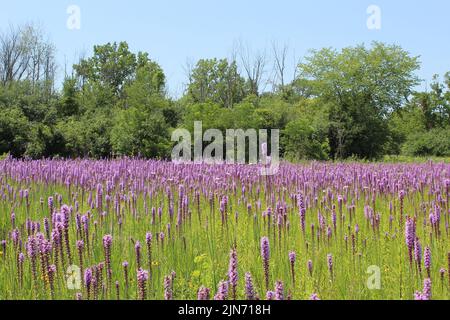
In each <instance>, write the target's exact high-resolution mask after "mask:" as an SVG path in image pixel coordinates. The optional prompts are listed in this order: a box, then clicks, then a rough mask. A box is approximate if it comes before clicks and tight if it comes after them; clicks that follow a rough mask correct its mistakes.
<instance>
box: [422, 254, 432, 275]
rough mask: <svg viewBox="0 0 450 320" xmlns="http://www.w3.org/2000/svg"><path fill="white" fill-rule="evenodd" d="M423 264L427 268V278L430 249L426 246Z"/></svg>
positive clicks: (429, 271) (429, 266)
mask: <svg viewBox="0 0 450 320" xmlns="http://www.w3.org/2000/svg"><path fill="white" fill-rule="evenodd" d="M423 265H424V266H425V269H426V270H427V275H428V278H431V249H430V247H428V246H427V247H426V248H425V253H424V255H423Z"/></svg>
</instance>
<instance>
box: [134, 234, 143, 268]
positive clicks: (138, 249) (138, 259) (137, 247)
mask: <svg viewBox="0 0 450 320" xmlns="http://www.w3.org/2000/svg"><path fill="white" fill-rule="evenodd" d="M134 250H135V252H136V266H137V269H138V270H139V269H141V243H140V242H139V241H136V244H135V245H134Z"/></svg>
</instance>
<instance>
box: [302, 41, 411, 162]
mask: <svg viewBox="0 0 450 320" xmlns="http://www.w3.org/2000/svg"><path fill="white" fill-rule="evenodd" d="M418 67H419V62H418V58H417V57H411V56H410V55H409V54H408V53H407V52H406V51H404V50H403V49H401V48H400V47H398V46H395V45H385V44H382V43H377V42H375V43H374V44H373V46H372V48H370V49H366V48H365V47H364V46H362V45H360V46H357V47H349V48H344V49H343V50H342V51H341V52H337V51H335V50H332V49H322V50H320V51H313V52H312V54H311V55H310V56H308V57H307V58H306V62H305V63H302V64H300V65H299V70H300V76H299V79H297V81H301V83H302V84H303V85H304V86H307V87H308V89H309V90H310V91H311V92H312V94H313V96H315V97H317V98H319V100H320V101H321V102H322V103H323V104H325V105H329V108H330V112H329V121H330V127H329V140H330V147H331V152H332V155H333V156H334V157H337V158H345V157H349V156H352V155H355V156H358V157H363V158H375V157H378V156H380V155H381V153H382V151H383V145H384V143H385V142H386V141H387V137H388V136H389V127H388V126H387V125H386V121H385V119H386V117H388V116H389V114H390V113H392V112H393V111H394V110H397V109H399V108H401V107H402V105H403V104H404V103H405V101H406V100H407V98H408V97H409V96H410V95H411V94H412V92H413V91H412V90H413V88H414V86H415V85H417V84H418V82H419V80H418V78H417V76H416V75H415V74H414V72H415V71H416V70H417V69H418Z"/></svg>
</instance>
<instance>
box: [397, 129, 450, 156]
mask: <svg viewBox="0 0 450 320" xmlns="http://www.w3.org/2000/svg"><path fill="white" fill-rule="evenodd" d="M403 151H404V153H405V154H406V155H410V156H438V157H448V156H450V128H444V129H441V128H437V129H432V130H430V131H427V132H416V133H413V134H411V135H410V136H409V137H408V138H407V140H406V142H405V144H404V145H403Z"/></svg>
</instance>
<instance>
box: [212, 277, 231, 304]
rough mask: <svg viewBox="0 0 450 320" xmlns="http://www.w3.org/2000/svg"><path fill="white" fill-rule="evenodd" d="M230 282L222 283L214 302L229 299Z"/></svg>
mask: <svg viewBox="0 0 450 320" xmlns="http://www.w3.org/2000/svg"><path fill="white" fill-rule="evenodd" d="M228 288H229V286H228V281H220V282H219V288H218V290H217V293H216V295H215V296H214V300H227V299H228Z"/></svg>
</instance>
